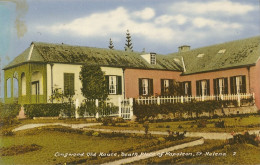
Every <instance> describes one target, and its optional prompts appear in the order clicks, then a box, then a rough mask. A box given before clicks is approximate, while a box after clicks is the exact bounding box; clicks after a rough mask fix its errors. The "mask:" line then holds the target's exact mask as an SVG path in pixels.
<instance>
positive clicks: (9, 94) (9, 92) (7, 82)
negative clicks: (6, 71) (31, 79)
mask: <svg viewBox="0 0 260 165" xmlns="http://www.w3.org/2000/svg"><path fill="white" fill-rule="evenodd" d="M11 88H12V85H11V78H8V79H7V80H6V97H7V98H10V97H11V96H12V94H11V93H12V91H11Z"/></svg>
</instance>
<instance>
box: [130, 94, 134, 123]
mask: <svg viewBox="0 0 260 165" xmlns="http://www.w3.org/2000/svg"><path fill="white" fill-rule="evenodd" d="M129 105H130V107H131V108H130V119H131V120H132V117H133V116H134V100H133V98H129Z"/></svg>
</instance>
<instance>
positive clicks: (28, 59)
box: [4, 42, 180, 105]
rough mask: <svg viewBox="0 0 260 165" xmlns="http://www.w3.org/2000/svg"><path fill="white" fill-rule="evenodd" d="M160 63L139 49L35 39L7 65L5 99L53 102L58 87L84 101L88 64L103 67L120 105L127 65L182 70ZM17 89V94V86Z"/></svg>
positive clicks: (19, 101)
mask: <svg viewBox="0 0 260 165" xmlns="http://www.w3.org/2000/svg"><path fill="white" fill-rule="evenodd" d="M148 55H150V54H148ZM160 63H163V62H160V60H157V64H150V63H148V62H147V61H146V60H145V59H144V58H143V57H142V56H141V53H135V52H126V51H117V50H110V49H100V48H91V47H81V46H70V45H65V44H49V43H40V42H33V43H32V44H31V45H30V47H29V48H27V49H26V50H25V51H24V52H23V53H21V54H20V55H19V56H17V57H16V58H15V59H14V60H13V61H12V62H10V63H9V64H8V65H7V66H6V67H5V68H4V71H5V102H6V103H10V102H14V101H15V99H18V100H17V101H18V103H20V104H30V103H47V102H51V100H50V98H51V95H52V92H53V91H54V89H56V88H58V89H61V90H62V91H63V92H64V93H70V92H71V91H73V92H74V91H75V96H74V97H75V98H77V99H79V101H80V102H81V101H82V100H83V99H84V97H83V96H82V94H81V87H82V86H81V81H80V79H79V72H80V70H81V66H82V65H83V64H88V65H99V66H100V67H101V70H102V71H103V72H104V73H105V75H106V77H107V80H108V86H109V89H108V90H109V97H108V98H109V99H110V101H112V102H113V103H114V104H115V105H117V103H118V97H121V98H124V97H125V78H124V74H125V73H124V72H125V69H126V68H135V69H142V70H165V69H167V70H168V69H171V70H178V69H180V67H179V66H178V65H176V64H175V63H170V62H168V65H167V66H165V65H160ZM171 77H172V76H171ZM15 85H16V86H17V87H16V88H15ZM17 88H18V92H16V93H17V95H15V92H14V89H17Z"/></svg>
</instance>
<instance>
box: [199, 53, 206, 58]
mask: <svg viewBox="0 0 260 165" xmlns="http://www.w3.org/2000/svg"><path fill="white" fill-rule="evenodd" d="M204 55H205V54H204V53H201V54H198V55H197V57H199V58H201V57H203V56H204Z"/></svg>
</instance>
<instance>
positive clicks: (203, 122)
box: [197, 120, 207, 128]
mask: <svg viewBox="0 0 260 165" xmlns="http://www.w3.org/2000/svg"><path fill="white" fill-rule="evenodd" d="M197 126H198V128H205V127H207V120H199V121H198V124H197Z"/></svg>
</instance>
